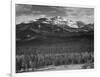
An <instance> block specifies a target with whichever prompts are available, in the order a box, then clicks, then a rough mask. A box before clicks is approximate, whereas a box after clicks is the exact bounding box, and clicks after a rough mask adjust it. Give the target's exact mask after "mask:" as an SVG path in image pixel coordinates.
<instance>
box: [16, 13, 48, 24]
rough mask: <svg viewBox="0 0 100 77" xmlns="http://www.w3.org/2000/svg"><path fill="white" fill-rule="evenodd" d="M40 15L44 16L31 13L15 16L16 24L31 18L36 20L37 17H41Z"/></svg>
mask: <svg viewBox="0 0 100 77" xmlns="http://www.w3.org/2000/svg"><path fill="white" fill-rule="evenodd" d="M42 17H46V15H37V16H36V15H33V14H30V15H24V14H23V15H20V16H17V17H16V24H20V23H22V22H24V23H27V22H29V21H32V20H36V19H38V18H42Z"/></svg>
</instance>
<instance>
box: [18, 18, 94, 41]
mask: <svg viewBox="0 0 100 77" xmlns="http://www.w3.org/2000/svg"><path fill="white" fill-rule="evenodd" d="M93 30H94V24H84V23H83V22H81V21H72V20H68V19H65V18H63V17H60V16H56V17H51V18H39V19H37V20H36V21H31V22H29V23H21V24H17V25H16V37H17V39H18V40H23V39H24V40H25V39H31V40H32V39H36V38H45V37H48V36H53V37H54V36H60V37H65V36H68V37H69V36H80V35H81V34H83V33H85V34H87V33H90V32H92V33H93Z"/></svg>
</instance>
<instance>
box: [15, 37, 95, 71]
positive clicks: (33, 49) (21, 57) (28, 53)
mask: <svg viewBox="0 0 100 77" xmlns="http://www.w3.org/2000/svg"><path fill="white" fill-rule="evenodd" d="M16 45H17V47H16V72H17V73H21V72H29V71H37V69H40V68H44V67H48V66H50V65H53V66H60V65H75V64H85V65H84V66H83V67H82V69H86V68H88V66H89V68H94V65H93V63H94V47H93V38H89V37H82V36H81V37H73V38H72V37H70V38H60V39H58V38H53V39H51V38H48V39H44V40H43V39H42V40H32V41H28V42H19V43H18V42H17V43H16ZM66 69H67V68H66Z"/></svg>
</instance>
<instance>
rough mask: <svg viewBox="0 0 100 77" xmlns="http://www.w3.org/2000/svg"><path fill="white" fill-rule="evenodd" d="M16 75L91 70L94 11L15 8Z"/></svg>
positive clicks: (57, 7)
mask: <svg viewBox="0 0 100 77" xmlns="http://www.w3.org/2000/svg"><path fill="white" fill-rule="evenodd" d="M15 13H16V15H15V42H16V43H15V44H16V45H15V71H16V73H25V72H33V73H34V72H39V71H41V72H42V71H59V70H60V71H61V70H81V69H83V70H86V69H94V8H89V7H87V8H86V7H69V6H67V5H66V6H50V5H48V6H47V5H34V4H16V5H15Z"/></svg>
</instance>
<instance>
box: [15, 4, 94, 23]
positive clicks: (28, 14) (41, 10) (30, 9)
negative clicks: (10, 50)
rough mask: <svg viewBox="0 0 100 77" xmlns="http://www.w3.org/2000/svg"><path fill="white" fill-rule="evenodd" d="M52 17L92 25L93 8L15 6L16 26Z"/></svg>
mask: <svg viewBox="0 0 100 77" xmlns="http://www.w3.org/2000/svg"><path fill="white" fill-rule="evenodd" d="M52 16H61V17H64V18H67V19H70V20H73V21H83V22H84V23H94V8H84V7H83V8H82V7H61V6H43V5H27V4H16V24H20V23H22V22H29V21H32V20H34V19H38V18H40V17H52Z"/></svg>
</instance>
